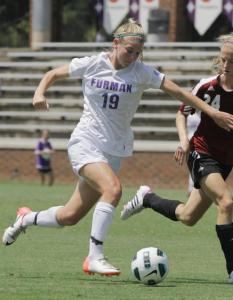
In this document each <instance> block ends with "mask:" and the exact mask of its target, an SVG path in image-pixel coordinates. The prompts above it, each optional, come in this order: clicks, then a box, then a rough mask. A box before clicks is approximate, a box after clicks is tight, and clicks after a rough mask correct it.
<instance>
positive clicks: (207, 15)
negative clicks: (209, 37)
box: [194, 0, 222, 35]
mask: <svg viewBox="0 0 233 300" xmlns="http://www.w3.org/2000/svg"><path fill="white" fill-rule="evenodd" d="M195 6H196V7H195V18H194V27H195V28H196V30H197V31H198V33H199V34H200V35H204V34H205V33H206V31H207V30H208V29H209V28H210V26H211V25H212V23H213V22H214V21H215V20H216V18H217V17H218V16H219V15H220V14H221V12H222V0H196V5H195Z"/></svg>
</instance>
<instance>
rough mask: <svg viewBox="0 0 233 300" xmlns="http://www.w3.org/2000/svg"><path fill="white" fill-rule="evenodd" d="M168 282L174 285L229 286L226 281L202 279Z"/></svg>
mask: <svg viewBox="0 0 233 300" xmlns="http://www.w3.org/2000/svg"><path fill="white" fill-rule="evenodd" d="M170 282H172V283H175V284H205V285H206V284H214V285H216V284H219V285H229V283H228V282H227V279H226V281H218V280H210V279H203V278H182V277H181V278H177V279H175V280H170Z"/></svg>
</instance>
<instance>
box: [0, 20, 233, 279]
mask: <svg viewBox="0 0 233 300" xmlns="http://www.w3.org/2000/svg"><path fill="white" fill-rule="evenodd" d="M144 41H145V34H144V32H143V29H142V27H141V25H140V24H138V23H137V22H135V21H133V20H131V19H130V20H129V21H128V22H127V23H125V24H123V25H121V26H120V27H119V28H118V29H117V30H116V32H115V34H114V39H113V49H112V51H109V52H101V53H100V54H99V55H97V56H91V57H84V58H80V59H78V58H75V59H73V60H72V61H71V63H70V64H68V65H65V66H63V67H60V68H56V69H54V70H51V71H49V72H47V73H46V74H45V75H44V77H43V78H42V80H41V82H40V84H39V86H38V88H37V90H36V92H35V95H34V99H33V105H34V107H35V108H36V109H39V110H47V109H48V108H49V105H48V103H47V99H46V98H45V96H44V95H45V92H46V91H47V89H48V87H49V86H51V85H52V84H53V83H54V81H56V80H58V79H60V78H65V77H68V76H71V77H74V78H81V79H82V86H83V94H84V111H83V115H82V117H81V119H80V121H79V123H78V125H77V126H76V128H75V129H74V131H73V133H72V135H71V138H70V141H69V145H68V154H69V158H70V162H71V165H72V168H73V170H74V172H75V174H77V176H79V181H78V183H77V187H76V189H75V191H74V193H73V195H72V197H71V198H70V200H69V201H68V202H67V203H66V205H64V206H56V207H51V208H49V209H48V210H44V211H40V212H32V211H30V210H29V209H26V208H23V209H19V210H18V213H17V219H16V222H15V223H14V225H13V226H10V227H8V228H7V229H6V230H5V232H4V235H3V239H2V240H3V243H4V244H5V245H10V244H12V243H13V242H14V241H15V240H16V238H17V237H18V236H19V234H20V233H21V232H23V231H25V229H26V228H27V227H28V226H31V225H38V226H45V227H62V226H69V225H74V224H76V223H78V222H79V221H80V220H81V219H82V218H83V217H84V216H85V215H86V214H87V213H88V211H89V210H90V209H91V208H92V207H93V205H95V204H96V203H97V201H98V203H97V205H96V207H95V210H94V213H93V220H92V228H91V234H90V248H89V254H88V256H87V258H86V259H85V260H84V263H83V271H84V272H86V273H89V274H92V273H98V274H101V275H108V276H112V275H119V274H120V270H119V269H118V268H116V267H114V266H113V265H112V264H110V263H109V262H108V261H107V260H106V258H105V257H104V253H103V242H104V240H105V238H106V235H107V231H108V228H109V226H110V224H111V222H112V218H113V215H114V211H115V208H116V206H117V204H118V202H119V200H120V198H121V194H122V188H121V183H120V180H119V178H118V176H117V172H118V171H119V168H120V163H121V160H122V158H123V157H126V156H130V155H132V150H133V134H132V130H131V128H130V123H131V121H132V119H133V116H134V113H135V111H136V109H137V107H138V104H139V101H140V99H141V96H142V93H143V91H144V90H145V89H148V88H155V89H158V88H160V89H161V90H163V91H164V92H166V93H168V94H170V95H171V96H173V97H174V98H176V99H180V100H182V101H183V102H185V103H187V104H190V105H192V106H194V107H197V108H198V109H200V110H202V111H204V112H205V113H206V114H207V115H208V116H209V117H211V118H213V120H214V121H215V122H217V123H218V124H219V125H220V126H222V127H223V128H225V129H230V128H233V116H232V115H230V114H227V113H224V112H219V111H218V110H216V109H215V108H213V107H211V106H209V105H207V104H206V103H205V102H203V101H201V100H200V99H199V98H197V97H196V96H193V95H192V94H190V93H188V92H187V91H185V90H183V89H181V88H180V87H178V86H177V85H176V84H175V83H173V82H171V81H170V80H168V79H166V78H165V76H164V74H162V73H160V72H158V71H157V70H154V69H153V68H151V67H149V66H146V65H145V64H144V63H142V62H141V61H140V57H141V55H142V50H143V45H144ZM214 121H213V122H214Z"/></svg>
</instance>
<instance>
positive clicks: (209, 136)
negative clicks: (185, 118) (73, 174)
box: [180, 75, 233, 165]
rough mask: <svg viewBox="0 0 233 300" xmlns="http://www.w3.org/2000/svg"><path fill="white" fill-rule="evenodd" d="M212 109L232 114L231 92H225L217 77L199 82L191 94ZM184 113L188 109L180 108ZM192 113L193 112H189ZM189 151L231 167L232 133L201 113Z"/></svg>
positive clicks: (232, 94) (232, 93) (232, 97)
mask: <svg viewBox="0 0 233 300" xmlns="http://www.w3.org/2000/svg"><path fill="white" fill-rule="evenodd" d="M192 93H193V94H194V95H196V96H197V97H199V98H201V99H202V100H203V101H205V102H206V103H208V104H209V105H211V106H213V107H214V108H216V109H218V110H220V111H224V112H228V113H230V114H233V91H225V90H224V89H223V88H222V87H221V86H220V84H219V75H218V76H214V77H211V78H207V79H203V80H201V81H200V82H199V83H198V84H197V85H196V87H195V88H194V89H193V92H192ZM180 110H181V111H182V112H183V113H184V114H187V113H185V111H188V107H187V108H185V107H184V106H181V108H180ZM189 111H190V112H191V113H193V112H194V111H195V110H194V109H191V110H189ZM190 148H191V150H194V149H195V150H197V151H198V152H201V153H206V154H209V155H211V156H212V157H213V158H214V159H216V160H217V161H219V162H220V163H222V164H226V165H233V131H226V130H224V129H222V128H220V127H219V126H218V125H217V124H216V123H215V122H214V121H213V119H211V118H210V117H209V116H207V115H206V114H205V113H203V112H202V113H201V121H200V124H199V126H198V128H197V130H196V132H195V133H194V135H193V137H192V139H191V141H190Z"/></svg>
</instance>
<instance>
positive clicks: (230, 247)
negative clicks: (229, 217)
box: [216, 223, 233, 274]
mask: <svg viewBox="0 0 233 300" xmlns="http://www.w3.org/2000/svg"><path fill="white" fill-rule="evenodd" d="M216 232H217V236H218V238H219V241H220V244H221V247H222V251H223V253H224V256H225V259H226V267H227V272H228V274H230V273H231V272H232V271H233V223H231V224H227V225H216Z"/></svg>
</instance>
